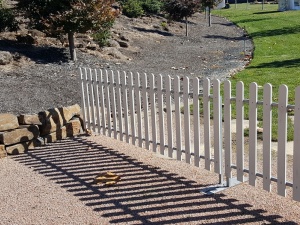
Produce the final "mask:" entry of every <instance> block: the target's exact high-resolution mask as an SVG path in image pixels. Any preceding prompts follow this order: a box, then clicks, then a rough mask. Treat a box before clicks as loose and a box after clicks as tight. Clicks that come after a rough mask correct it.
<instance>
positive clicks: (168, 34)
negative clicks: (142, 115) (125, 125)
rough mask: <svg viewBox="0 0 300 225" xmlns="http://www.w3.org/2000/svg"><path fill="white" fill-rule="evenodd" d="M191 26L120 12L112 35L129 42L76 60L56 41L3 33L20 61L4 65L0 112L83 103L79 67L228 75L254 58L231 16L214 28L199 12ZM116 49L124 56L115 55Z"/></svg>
mask: <svg viewBox="0 0 300 225" xmlns="http://www.w3.org/2000/svg"><path fill="white" fill-rule="evenodd" d="M163 23H165V24H167V25H166V26H164V27H163V26H162V24H163ZM166 29H167V30H166ZM188 29H189V36H188V37H186V36H185V24H184V23H183V22H171V23H168V21H167V20H166V19H164V18H162V17H143V18H141V19H129V18H126V17H124V16H120V17H119V18H118V19H117V21H116V23H115V25H114V28H113V30H112V37H113V38H114V39H117V40H120V39H122V40H125V41H124V42H126V43H127V45H128V47H117V48H115V49H113V48H112V47H110V48H103V49H101V50H100V51H91V50H87V49H78V50H77V55H78V61H76V62H72V61H69V59H68V58H69V54H68V49H67V48H66V47H62V46H61V45H58V44H56V45H55V44H53V43H54V41H53V40H50V39H49V40H48V39H47V38H46V39H43V40H44V41H42V42H41V43H40V44H37V45H33V46H28V45H24V44H18V43H17V42H16V40H15V39H14V38H12V35H15V34H7V33H3V34H1V37H0V51H9V52H10V53H11V54H12V55H13V57H14V61H13V62H12V63H10V64H8V65H5V66H3V65H0V83H1V95H0V113H13V114H21V113H37V112H39V111H42V110H45V109H48V108H53V107H61V106H68V105H72V104H75V103H80V87H79V82H78V77H79V67H88V68H103V69H109V70H119V71H133V72H141V73H143V72H146V73H153V74H162V75H170V76H176V75H178V76H183V75H186V76H191V77H199V78H203V77H209V78H211V79H213V78H218V79H221V80H223V79H226V78H227V77H230V76H232V75H233V74H234V73H236V72H237V71H238V70H241V69H243V68H244V66H245V65H247V64H248V63H249V56H251V55H252V42H251V40H246V39H245V37H244V31H243V30H242V29H240V28H238V27H236V26H234V25H233V24H232V23H231V22H229V21H227V20H226V19H223V18H218V17H214V16H213V17H212V26H211V27H209V26H208V22H207V19H205V15H204V14H200V13H197V14H195V16H193V17H191V18H190V19H189V25H188ZM47 41H48V42H50V41H52V42H51V43H52V44H51V45H46V42H47ZM116 50H117V51H118V53H120V54H121V56H122V57H116V56H114V54H112V51H113V52H114V51H116Z"/></svg>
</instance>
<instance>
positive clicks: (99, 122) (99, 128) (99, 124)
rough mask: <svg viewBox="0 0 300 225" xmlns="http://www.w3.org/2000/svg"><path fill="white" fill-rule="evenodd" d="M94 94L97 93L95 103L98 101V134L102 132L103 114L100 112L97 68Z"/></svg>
mask: <svg viewBox="0 0 300 225" xmlns="http://www.w3.org/2000/svg"><path fill="white" fill-rule="evenodd" d="M94 71H95V72H94V78H93V80H94V94H95V103H96V115H97V129H98V132H97V133H98V134H100V130H101V119H100V118H101V114H100V109H101V108H100V100H99V97H100V95H99V76H98V73H97V70H94Z"/></svg>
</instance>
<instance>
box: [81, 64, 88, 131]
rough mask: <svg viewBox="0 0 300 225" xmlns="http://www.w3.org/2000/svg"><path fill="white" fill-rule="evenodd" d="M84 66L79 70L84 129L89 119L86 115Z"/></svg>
mask: <svg viewBox="0 0 300 225" xmlns="http://www.w3.org/2000/svg"><path fill="white" fill-rule="evenodd" d="M82 70H83V69H82V68H79V72H80V76H79V79H80V87H81V106H82V119H83V129H84V130H85V129H86V120H87V116H86V104H85V99H86V95H85V87H84V86H85V85H84V81H85V79H84V73H83V71H82Z"/></svg>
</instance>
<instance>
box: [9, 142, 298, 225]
mask: <svg viewBox="0 0 300 225" xmlns="http://www.w3.org/2000/svg"><path fill="white" fill-rule="evenodd" d="M14 159H15V160H16V161H18V162H20V163H22V164H25V165H26V166H30V167H31V168H34V170H35V171H37V172H39V173H40V174H43V175H44V176H46V177H48V178H49V179H50V180H53V181H55V182H56V183H57V184H58V185H59V186H60V187H62V188H64V189H66V190H67V191H68V192H71V193H72V194H73V195H74V196H77V197H78V198H79V199H80V200H81V201H83V202H84V203H85V205H86V206H88V207H92V209H93V210H94V211H96V212H98V213H99V216H103V217H109V218H110V222H111V223H113V224H118V223H129V224H184V223H189V224H191V223H192V224H216V221H217V223H222V224H246V223H251V222H256V223H257V222H260V221H261V222H262V223H271V224H296V223H294V222H287V223H280V222H279V221H278V220H277V219H279V218H280V216H278V215H270V214H268V215H265V214H266V212H265V211H263V210H260V209H258V210H257V209H253V208H252V206H251V205H249V204H241V203H239V202H238V201H237V200H236V199H229V198H228V197H226V195H224V194H215V195H211V196H207V195H203V194H201V193H200V191H199V190H200V189H201V188H203V186H202V185H198V184H197V183H195V182H194V181H191V180H188V179H186V178H184V177H180V176H179V175H178V174H174V173H171V172H169V171H165V170H162V169H160V168H158V167H154V166H151V165H147V164H145V163H142V162H139V161H137V160H135V159H134V158H131V157H129V156H127V155H124V154H122V153H120V152H118V151H117V150H115V149H108V148H106V147H105V146H101V145H98V144H96V143H93V142H88V141H86V140H84V139H81V138H75V139H67V140H64V141H61V142H56V143H52V144H49V145H47V146H44V147H40V148H37V149H36V150H34V151H30V152H28V153H27V154H24V155H19V156H15V157H14ZM107 171H113V172H115V173H116V174H118V175H120V176H121V180H120V182H119V183H117V185H115V186H110V187H106V186H99V185H97V184H94V183H93V179H94V178H95V176H96V175H97V174H99V173H101V172H107Z"/></svg>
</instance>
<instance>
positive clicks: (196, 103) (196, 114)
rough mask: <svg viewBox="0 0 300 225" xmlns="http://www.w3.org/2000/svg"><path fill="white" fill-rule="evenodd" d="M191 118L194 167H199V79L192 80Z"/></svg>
mask: <svg viewBox="0 0 300 225" xmlns="http://www.w3.org/2000/svg"><path fill="white" fill-rule="evenodd" d="M193 116H194V165H195V166H197V167H199V165H200V104H199V78H197V77H196V78H194V79H193Z"/></svg>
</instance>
